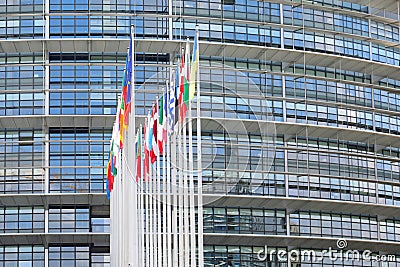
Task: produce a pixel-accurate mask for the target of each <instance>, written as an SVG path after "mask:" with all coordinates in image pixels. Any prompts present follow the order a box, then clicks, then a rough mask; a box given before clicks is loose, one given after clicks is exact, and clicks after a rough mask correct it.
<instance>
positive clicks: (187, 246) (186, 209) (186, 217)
mask: <svg viewBox="0 0 400 267" xmlns="http://www.w3.org/2000/svg"><path fill="white" fill-rule="evenodd" d="M188 55H189V38H187V39H186V48H185V68H184V71H185V73H184V75H185V76H186V82H188V79H189V75H188V71H189V62H190V59H189V57H188ZM185 90H186V88H185ZM182 104H183V105H184V106H186V103H185V97H183V101H182ZM185 109H186V108H185ZM186 112H187V111H186V110H185V112H184V114H183V116H184V117H183V118H184V119H183V121H182V123H183V149H184V150H183V164H184V168H183V172H184V174H183V183H184V187H183V190H184V191H183V192H184V195H183V196H184V200H183V202H184V214H183V217H184V226H185V266H189V264H190V259H189V258H190V237H189V232H190V224H189V223H190V220H189V208H190V206H189V190H188V173H187V171H188V160H187V159H188V157H187V156H188V155H187V141H186V139H187V125H186V121H187V119H186V114H185V113H186Z"/></svg>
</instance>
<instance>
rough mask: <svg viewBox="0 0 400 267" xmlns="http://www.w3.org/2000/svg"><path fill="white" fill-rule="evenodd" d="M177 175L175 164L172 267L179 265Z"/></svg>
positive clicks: (173, 150) (173, 154)
mask: <svg viewBox="0 0 400 267" xmlns="http://www.w3.org/2000/svg"><path fill="white" fill-rule="evenodd" d="M174 115H175V114H174ZM176 144H177V140H176V134H175V133H172V135H171V147H170V148H171V163H173V164H177V160H176V153H177V151H176ZM177 177H178V173H177V169H176V165H174V166H172V169H171V187H172V239H173V240H172V244H173V249H172V250H173V252H172V254H173V264H172V266H173V267H178V266H179V264H178V263H179V257H178V256H179V243H178V189H179V187H177V182H176V178H177Z"/></svg>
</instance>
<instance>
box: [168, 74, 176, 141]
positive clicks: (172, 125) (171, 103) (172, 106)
mask: <svg viewBox="0 0 400 267" xmlns="http://www.w3.org/2000/svg"><path fill="white" fill-rule="evenodd" d="M175 77H176V74H175V73H174V72H172V73H171V75H170V80H169V111H168V124H169V125H168V134H169V135H171V134H172V133H173V132H174V128H175V118H176V116H175V106H176V98H175Z"/></svg>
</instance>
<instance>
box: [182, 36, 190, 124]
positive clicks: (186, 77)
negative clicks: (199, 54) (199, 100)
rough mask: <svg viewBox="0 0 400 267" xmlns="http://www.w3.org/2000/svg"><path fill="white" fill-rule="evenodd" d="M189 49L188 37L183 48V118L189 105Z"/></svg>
mask: <svg viewBox="0 0 400 267" xmlns="http://www.w3.org/2000/svg"><path fill="white" fill-rule="evenodd" d="M189 50H190V45H189V39H188V40H187V42H186V49H185V68H184V72H185V73H184V85H183V87H184V91H183V102H184V105H183V106H182V108H183V115H184V118H185V117H186V113H187V109H188V106H189V84H190V66H189V62H190V57H189Z"/></svg>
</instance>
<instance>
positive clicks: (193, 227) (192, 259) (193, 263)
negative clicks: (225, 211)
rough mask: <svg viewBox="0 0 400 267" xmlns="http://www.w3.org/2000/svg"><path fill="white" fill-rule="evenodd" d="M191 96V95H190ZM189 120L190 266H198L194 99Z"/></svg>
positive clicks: (189, 111)
mask: <svg viewBox="0 0 400 267" xmlns="http://www.w3.org/2000/svg"><path fill="white" fill-rule="evenodd" d="M190 82H191V83H192V82H195V81H190ZM189 98H190V97H189ZM188 102H189V103H188V105H189V107H188V113H189V115H188V121H189V125H188V126H189V190H190V192H189V214H190V223H189V225H190V266H196V233H195V231H196V217H195V205H194V181H193V127H192V123H193V122H192V100H191V99H189V101H188Z"/></svg>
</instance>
